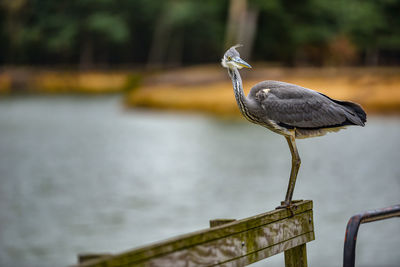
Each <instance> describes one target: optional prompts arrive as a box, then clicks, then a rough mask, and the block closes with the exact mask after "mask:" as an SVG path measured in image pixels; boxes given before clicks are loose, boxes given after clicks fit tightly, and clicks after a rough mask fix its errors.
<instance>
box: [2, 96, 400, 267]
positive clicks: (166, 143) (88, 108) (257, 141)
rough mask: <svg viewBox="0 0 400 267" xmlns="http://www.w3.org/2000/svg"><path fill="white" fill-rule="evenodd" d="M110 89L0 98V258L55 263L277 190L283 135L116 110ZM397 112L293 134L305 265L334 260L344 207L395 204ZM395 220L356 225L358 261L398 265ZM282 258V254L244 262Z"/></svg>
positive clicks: (245, 209) (260, 204) (227, 211)
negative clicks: (309, 210) (307, 219)
mask: <svg viewBox="0 0 400 267" xmlns="http://www.w3.org/2000/svg"><path fill="white" fill-rule="evenodd" d="M120 102H121V100H120V99H119V98H118V97H91V98H86V97H72V96H63V97H45V96H42V97H28V98H11V99H3V100H1V101H0V183H1V186H0V266H5V267H8V266H10V267H12V266H19V267H24V266H34V267H35V266H45V267H46V266H66V265H69V264H73V263H75V262H76V255H77V254H78V253H81V252H111V253H115V252H121V251H124V250H127V249H131V248H133V247H136V246H139V245H143V244H147V243H149V242H154V241H157V240H162V239H165V238H169V237H172V236H174V235H177V234H182V233H186V232H190V231H194V230H199V229H202V228H207V227H208V220H209V219H213V218H237V219H240V218H245V217H249V216H253V215H255V214H259V213H262V212H265V211H268V210H272V209H273V208H274V207H275V206H277V205H278V204H279V201H280V200H282V199H283V197H284V193H285V192H286V185H287V181H288V176H289V169H290V154H289V149H288V147H287V144H286V141H285V140H284V138H283V137H281V136H278V135H276V134H274V133H271V132H269V131H267V130H265V129H263V128H261V127H259V126H256V125H252V124H249V123H247V122H245V121H227V120H219V119H215V118H211V117H203V116H199V115H183V114H174V113H162V112H158V113H157V112H145V111H126V110H124V109H123V108H122V106H121V104H120ZM399 132H400V119H399V118H383V117H371V118H369V121H368V124H367V126H366V127H365V128H361V127H353V128H351V129H348V130H345V131H341V132H339V133H335V134H329V135H328V136H326V137H322V138H314V139H308V140H299V141H298V148H299V151H300V154H301V157H302V166H301V169H300V173H299V177H298V184H297V186H296V190H295V194H294V198H295V199H313V200H314V217H315V228H316V230H315V231H316V240H315V241H313V242H311V243H310V244H309V245H308V246H307V248H308V257H309V264H310V266H327V267H329V266H340V265H341V262H342V250H343V238H344V230H345V227H346V224H347V220H348V219H349V217H350V216H351V215H353V214H355V213H358V212H360V211H363V210H369V209H374V208H380V207H384V206H388V205H393V204H397V203H400V164H399V162H400V155H399V150H400V141H399ZM399 231H400V220H398V219H391V220H387V221H383V222H378V223H372V224H366V225H362V226H361V228H360V231H359V238H358V246H357V264H358V265H357V266H400V254H399V253H398V248H399V247H400V238H399ZM255 265H257V266H283V255H282V254H281V255H277V256H274V257H272V258H270V259H268V260H264V261H262V262H260V263H257V264H255Z"/></svg>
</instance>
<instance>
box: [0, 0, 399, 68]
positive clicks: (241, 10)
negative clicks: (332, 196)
mask: <svg viewBox="0 0 400 267" xmlns="http://www.w3.org/2000/svg"><path fill="white" fill-rule="evenodd" d="M399 14H400V1H399V0H380V1H377V0H335V1H329V0H303V1H294V0H268V1H265V0H220V1H214V0H203V1H197V0H153V1H148V0H119V1H112V0H69V1H52V0H30V1H28V0H2V1H0V48H1V51H2V53H1V55H0V63H2V64H73V65H78V66H81V67H82V68H89V67H98V66H100V65H109V64H140V65H143V64H147V66H149V67H165V66H179V65H182V64H192V63H203V62H216V61H219V58H220V56H221V54H222V53H223V51H224V48H225V47H226V46H230V45H232V44H236V43H243V44H245V47H243V48H242V50H241V53H242V54H243V56H244V57H246V58H249V57H250V56H251V55H254V56H255V58H257V59H259V60H268V61H277V62H283V63H284V64H286V65H295V64H313V65H325V64H354V63H359V64H395V63H396V64H399V63H400V16H399Z"/></svg>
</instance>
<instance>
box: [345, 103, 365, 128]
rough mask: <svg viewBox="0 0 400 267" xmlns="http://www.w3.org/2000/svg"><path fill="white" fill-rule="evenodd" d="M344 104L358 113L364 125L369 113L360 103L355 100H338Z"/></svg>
mask: <svg viewBox="0 0 400 267" xmlns="http://www.w3.org/2000/svg"><path fill="white" fill-rule="evenodd" d="M338 102H339V103H340V104H341V105H342V106H345V107H347V108H348V109H350V110H351V111H353V112H354V113H356V115H357V117H358V118H360V120H361V122H362V124H361V125H360V126H364V125H365V122H366V121H367V114H366V113H365V111H364V110H363V109H362V107H361V106H360V105H359V104H356V103H353V102H348V101H338Z"/></svg>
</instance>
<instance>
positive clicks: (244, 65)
mask: <svg viewBox="0 0 400 267" xmlns="http://www.w3.org/2000/svg"><path fill="white" fill-rule="evenodd" d="M232 61H233V62H235V63H236V64H238V65H239V66H240V67H242V68H248V69H251V66H250V64H249V63H247V62H246V61H244V60H243V59H241V58H240V57H235V58H233V59H232Z"/></svg>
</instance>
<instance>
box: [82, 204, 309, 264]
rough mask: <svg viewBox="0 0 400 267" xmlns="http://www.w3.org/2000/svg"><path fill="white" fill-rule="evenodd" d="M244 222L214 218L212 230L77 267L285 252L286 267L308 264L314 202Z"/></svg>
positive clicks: (243, 259) (247, 260) (223, 260)
mask: <svg viewBox="0 0 400 267" xmlns="http://www.w3.org/2000/svg"><path fill="white" fill-rule="evenodd" d="M293 205H294V206H295V207H294V208H293V210H292V211H291V212H290V211H288V210H287V209H278V210H273V211H270V212H266V213H263V214H258V215H255V216H252V217H249V218H245V219H241V220H231V219H219V220H211V221H210V225H211V228H207V229H204V230H200V231H197V232H193V233H189V234H185V235H182V236H177V237H175V238H171V239H168V240H165V241H161V242H158V243H154V244H151V245H147V246H143V247H140V248H137V249H133V250H129V251H126V252H123V253H120V254H116V255H112V256H108V257H102V258H100V259H93V260H89V261H87V262H86V261H85V262H83V263H80V264H79V265H76V267H78V266H79V267H131V266H138V267H148V266H163V267H169V266H171V267H176V266H246V265H249V264H251V263H253V262H256V261H259V260H262V259H265V258H268V257H270V256H272V255H276V254H278V253H282V252H285V261H286V266H291V267H305V266H307V256H306V246H305V243H307V242H310V241H312V240H314V225H313V219H312V218H313V212H312V201H310V200H305V201H300V202H296V203H293Z"/></svg>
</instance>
